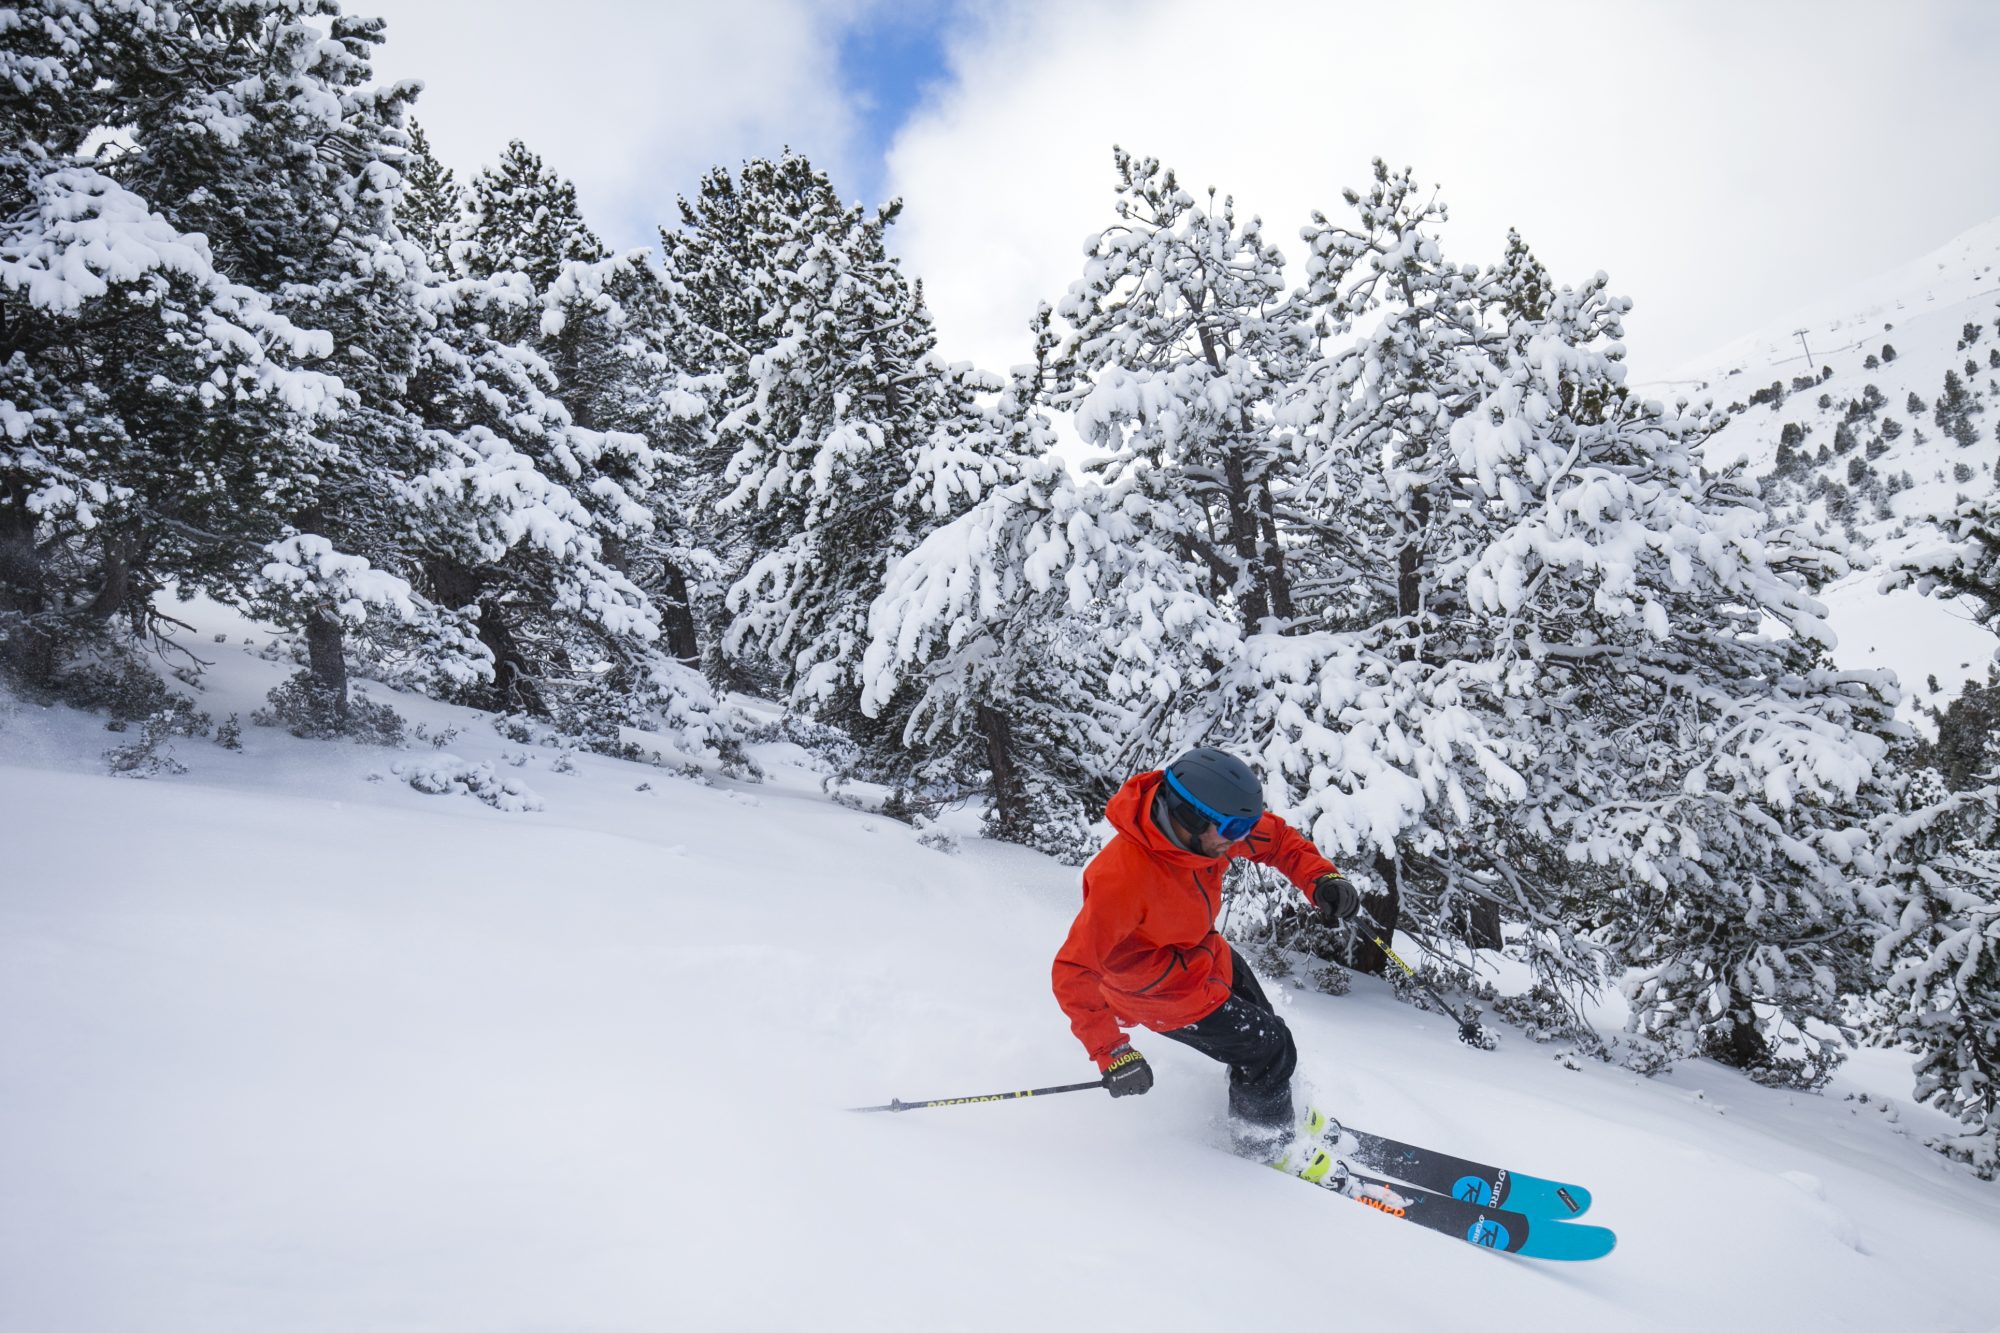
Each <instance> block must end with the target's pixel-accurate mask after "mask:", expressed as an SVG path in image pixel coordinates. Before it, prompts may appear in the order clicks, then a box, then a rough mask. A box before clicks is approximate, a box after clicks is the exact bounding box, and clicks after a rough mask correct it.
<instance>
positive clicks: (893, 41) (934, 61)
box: [835, 0, 959, 203]
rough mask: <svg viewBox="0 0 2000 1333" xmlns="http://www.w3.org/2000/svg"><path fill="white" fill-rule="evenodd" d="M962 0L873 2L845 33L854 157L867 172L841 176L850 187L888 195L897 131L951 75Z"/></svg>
mask: <svg viewBox="0 0 2000 1333" xmlns="http://www.w3.org/2000/svg"><path fill="white" fill-rule="evenodd" d="M958 10H959V5H958V4H957V3H940V2H937V0H932V2H930V3H925V2H924V0H914V2H912V3H895V2H894V0H891V3H887V4H881V5H877V6H874V7H873V8H872V9H871V10H870V11H869V12H868V13H867V14H865V15H864V16H863V17H862V18H861V19H860V20H859V21H857V22H856V23H855V24H854V25H853V26H851V27H849V28H848V29H847V30H846V31H845V32H844V33H843V34H842V35H841V38H840V78H841V84H842V87H843V88H844V89H845V91H846V93H847V95H848V97H849V98H850V99H851V101H852V105H853V107H854V110H855V113H856V120H857V131H858V132H857V139H858V142H857V143H856V144H855V146H854V160H855V162H856V164H857V166H858V168H859V170H860V172H861V179H859V180H855V181H852V182H846V183H842V182H835V184H836V185H839V186H840V187H841V192H842V193H843V194H853V193H858V194H859V195H860V196H861V197H862V198H863V199H865V200H867V201H869V202H870V203H880V202H883V200H882V190H883V182H884V179H885V177H886V174H887V162H886V157H887V154H888V151H889V145H890V144H891V143H893V142H894V141H895V138H896V132H897V131H898V130H899V129H901V128H902V126H903V123H904V122H905V121H906V120H908V119H909V118H910V115H911V113H912V112H914V111H916V110H917V108H918V107H920V106H922V105H923V102H924V99H925V98H926V97H928V96H930V95H931V93H932V91H933V90H934V89H935V88H936V87H937V86H938V85H939V84H941V83H943V82H945V81H946V80H947V79H949V78H950V70H949V68H948V67H947V65H946V62H945V37H946V34H947V33H948V32H949V30H950V28H951V26H952V23H953V20H954V18H955V17H956V15H957V13H958Z"/></svg>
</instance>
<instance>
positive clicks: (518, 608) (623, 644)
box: [410, 143, 736, 751]
mask: <svg viewBox="0 0 2000 1333" xmlns="http://www.w3.org/2000/svg"><path fill="white" fill-rule="evenodd" d="M423 175H424V177H425V178H426V179H429V180H432V181H436V180H438V179H440V178H441V172H439V171H436V170H426V171H425V172H424V173H423ZM432 193H435V191H433V192H432ZM471 196H472V200H473V204H472V207H471V211H470V213H469V215H468V217H467V218H466V219H465V220H463V221H462V222H461V223H460V224H459V225H458V232H459V236H458V238H457V239H455V240H454V241H453V243H452V246H451V250H452V263H453V265H454V269H453V272H452V274H450V275H438V274H433V275H430V281H429V285H427V287H426V289H425V294H424V297H423V302H424V308H425V311H426V313H427V315H428V316H429V318H430V319H431V321H432V325H433V328H432V332H431V335H430V336H429V337H428V338H427V339H426V341H425V344H424V347H423V349H422V353H421V356H420V359H419V369H418V376H417V383H416V385H415V388H414V390H413V401H414V402H415V403H417V404H418V405H419V406H420V408H421V410H422V411H423V413H424V424H425V427H426V431H425V439H426V442H427V444H428V446H429V448H430V451H431V457H430V459H429V461H428V463H427V465H426V467H425V468H424V469H423V470H422V472H421V473H420V474H419V475H418V476H416V477H415V478H414V479H413V481H412V484H411V487H410V493H411V494H412V495H414V496H416V497H417V498H418V499H419V500H420V501H421V503H422V505H423V508H424V512H425V514H426V515H427V521H428V522H429V523H430V524H431V527H430V530H429V532H428V534H427V536H426V549H425V555H424V561H423V565H424V581H423V582H424V586H425V588H426V589H427V590H428V591H429V592H431V593H432V595H433V596H434V597H435V598H437V599H438V600H440V601H442V602H445V603H448V604H450V605H453V606H457V607H466V608H471V609H475V610H476V623H477V626H478V634H479V638H480V640H481V642H482V643H483V644H484V645H485V647H486V649H487V651H488V652H490V653H491V654H492V656H493V659H494V661H495V663H496V666H497V670H498V676H497V679H496V680H495V682H494V684H493V685H492V687H490V689H488V688H484V687H482V688H478V689H475V690H473V691H472V692H471V693H470V694H469V695H468V696H467V697H468V698H470V699H471V700H472V701H474V702H479V703H484V704H487V705H490V706H495V707H501V708H511V709H520V710H523V711H527V712H530V713H535V714H538V715H541V716H545V717H549V718H551V719H553V720H554V721H556V722H557V724H558V725H560V726H561V727H563V728H564V729H566V730H567V731H569V732H571V733H572V734H575V735H577V736H579V737H580V738H582V739H584V740H586V741H587V742H588V743H590V744H592V745H594V746H596V747H598V748H601V749H606V750H611V751H618V750H622V749H624V748H625V743H624V741H623V739H622V735H623V729H624V728H626V727H628V726H636V727H643V728H646V729H649V730H655V731H660V732H663V733H666V734H668V735H669V736H670V737H671V738H672V740H673V741H674V742H675V743H678V744H680V745H681V746H683V747H684V748H687V749H691V750H708V751H718V750H727V749H729V748H730V747H731V746H733V744H734V742H735V739H736V725H735V723H734V722H733V721H732V720H730V718H729V716H728V715H727V714H726V713H725V712H724V711H723V710H721V709H720V708H719V707H718V705H717V703H716V700H715V699H714V697H713V694H712V693H711V691H710V690H709V688H708V686H707V684H706V682H705V681H703V680H702V679H701V677H700V675H699V673H697V672H694V671H692V670H691V669H689V668H688V667H687V666H685V665H684V664H683V663H681V662H679V661H678V660H676V656H675V652H674V649H673V646H672V644H671V642H670V641H668V639H667V634H666V630H665V628H664V627H663V625H662V617H661V612H660V608H659V607H658V606H657V605H656V604H655V603H654V601H653V599H652V598H651V597H649V596H648V594H647V588H646V586H643V585H644V584H645V583H647V582H649V581H651V580H650V577H649V575H648V573H647V566H648V562H649V559H650V556H649V554H648V553H649V551H650V550H651V548H652V545H653V544H654V543H655V542H656V541H657V540H658V539H659V536H660V534H659V530H658V514H659V512H660V511H661V507H662V506H663V505H664V504H665V502H664V501H663V500H662V497H661V495H660V493H659V492H660V484H661V479H662V475H663V469H665V468H667V467H668V466H670V465H671V464H672V463H673V462H674V460H673V459H672V457H671V456H670V455H669V454H667V453H665V452H663V450H662V449H661V448H659V447H656V445H655V444H654V434H653V432H661V433H665V432H668V431H671V430H673V429H676V428H677V426H676V423H678V422H682V421H683V420H685V419H686V418H689V417H690V416H692V417H696V418H698V417H699V415H700V413H701V411H702V410H703V407H704V404H703V403H702V402H701V400H700V399H699V398H698V397H696V396H692V395H690V394H689V393H687V392H686V390H685V388H684V386H683V384H682V382H681V378H682V377H679V376H678V373H677V371H676V370H675V367H674V366H673V365H672V364H671V363H670V360H669V358H667V357H666V355H665V353H664V352H663V351H662V340H661V335H660V332H659V330H660V327H661V325H662V324H663V315H662V305H663V303H664V302H665V301H666V294H665V292H664V289H663V288H662V285H661V282H660V279H659V276H658V274H657V273H655V272H654V271H653V270H652V269H651V268H650V267H649V266H648V265H647V264H646V262H645V260H644V257H643V256H642V255H640V254H638V253H633V254H629V255H622V256H610V257H606V256H604V255H603V253H602V247H601V246H599V245H598V244H597V242H596V240H595V238H594V237H593V236H592V235H591V234H590V232H589V229H588V228H587V227H586V226H585V225H584V223H583V221H582V219H581V217H580V216H579V215H578V214H577V213H576V211H575V195H574V190H573V189H572V188H571V187H570V186H569V185H568V184H567V183H566V182H564V181H562V180H561V179H560V178H559V177H557V176H556V175H555V174H554V173H553V172H552V171H550V170H548V169H547V168H546V167H545V166H543V164H542V163H541V161H540V159H539V158H536V157H534V155H533V154H532V153H529V152H528V150H526V149H525V148H524V147H522V146H521V145H520V144H518V143H516V144H514V145H512V146H511V147H510V149H509V154H508V158H507V161H506V163H505V164H503V167H502V168H501V169H498V170H495V171H491V172H486V173H482V174H481V175H480V177H479V178H478V179H477V180H475V182H474V185H473V188H472V190H471ZM419 202H423V203H426V204H427V206H430V205H431V204H432V203H433V201H431V200H430V198H429V195H428V194H427V195H426V196H424V197H423V198H422V199H420V201H419ZM432 211H440V210H439V209H437V208H436V207H432ZM508 219H516V220H518V221H520V222H521V223H522V225H523V226H524V227H525V228H526V230H525V232H523V233H521V234H517V235H509V234H507V232H506V226H507V220H508Z"/></svg>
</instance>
